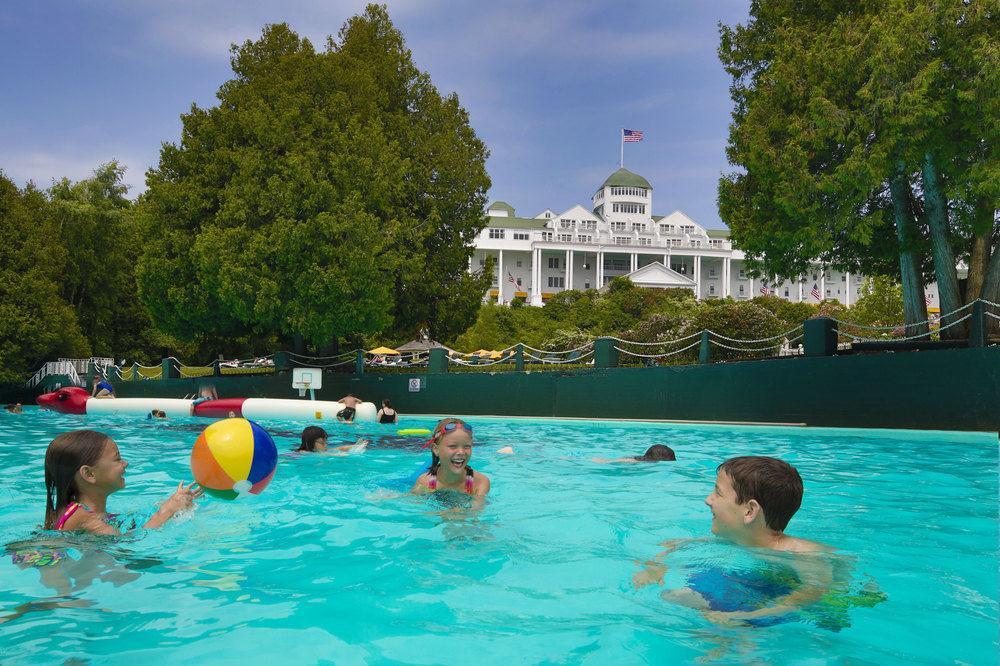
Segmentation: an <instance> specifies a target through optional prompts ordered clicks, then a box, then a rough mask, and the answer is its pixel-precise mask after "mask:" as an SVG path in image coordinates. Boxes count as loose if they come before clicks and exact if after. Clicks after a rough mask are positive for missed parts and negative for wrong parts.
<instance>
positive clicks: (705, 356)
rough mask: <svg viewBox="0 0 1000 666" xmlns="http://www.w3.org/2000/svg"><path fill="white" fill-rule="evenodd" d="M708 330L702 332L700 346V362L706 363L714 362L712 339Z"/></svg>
mask: <svg viewBox="0 0 1000 666" xmlns="http://www.w3.org/2000/svg"><path fill="white" fill-rule="evenodd" d="M711 335H712V334H711V333H709V332H708V330H707V329H706V330H704V331H702V332H701V344H700V345H699V346H698V363H700V364H702V365H704V364H706V363H711V362H712V339H711Z"/></svg>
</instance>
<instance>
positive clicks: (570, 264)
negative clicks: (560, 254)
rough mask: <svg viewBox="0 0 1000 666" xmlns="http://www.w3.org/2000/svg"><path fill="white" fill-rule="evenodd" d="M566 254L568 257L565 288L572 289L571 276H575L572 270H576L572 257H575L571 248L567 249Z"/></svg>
mask: <svg viewBox="0 0 1000 666" xmlns="http://www.w3.org/2000/svg"><path fill="white" fill-rule="evenodd" d="M566 254H568V255H569V259H568V260H567V261H566V288H567V289H572V288H573V278H575V277H576V276H575V275H574V272H575V271H576V268H575V267H574V266H573V263H574V259H575V258H576V255H575V254H574V252H573V250H569V251H568V252H567V253H566Z"/></svg>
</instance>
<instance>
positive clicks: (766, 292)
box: [760, 282, 771, 296]
mask: <svg viewBox="0 0 1000 666" xmlns="http://www.w3.org/2000/svg"><path fill="white" fill-rule="evenodd" d="M760 293H762V294H764V295H765V296H769V295H770V294H771V290H770V289H768V287H767V283H766V282H762V283H761V284H760Z"/></svg>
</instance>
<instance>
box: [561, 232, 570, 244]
mask: <svg viewBox="0 0 1000 666" xmlns="http://www.w3.org/2000/svg"><path fill="white" fill-rule="evenodd" d="M559 242H560V243H572V242H573V234H559Z"/></svg>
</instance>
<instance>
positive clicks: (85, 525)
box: [44, 430, 203, 534]
mask: <svg viewBox="0 0 1000 666" xmlns="http://www.w3.org/2000/svg"><path fill="white" fill-rule="evenodd" d="M127 467H128V461H126V460H124V459H123V458H122V457H121V454H120V453H119V451H118V446H117V445H116V444H115V442H114V440H112V439H111V438H110V437H108V436H107V435H105V434H104V433H101V432H97V431H95V430H74V431H72V432H66V433H63V434H61V435H59V436H58V437H56V438H55V439H53V440H52V442H51V443H50V444H49V448H48V449H47V450H46V451H45V493H46V502H45V524H44V527H45V529H47V530H62V531H77V530H79V531H86V532H92V533H94V534H121V531H122V529H125V528H126V527H125V523H124V522H122V521H120V520H119V519H118V517H117V516H116V515H115V514H109V513H107V500H108V495H110V494H112V493H114V492H117V491H119V490H121V489H122V488H124V487H125V469H126V468H127ZM202 493H203V491H202V489H201V488H199V487H197V485H196V484H194V483H191V484H190V485H188V486H185V485H184V484H183V483H180V484H178V485H177V490H176V491H174V494H173V495H171V496H170V497H169V498H167V501H165V502H164V503H163V504H161V505H160V508H159V509H157V510H156V512H155V513H154V514H153V515H152V517H151V518H150V519H149V520H148V521H146V524H145V525H144V527H149V528H154V527H160V526H162V525H163V524H164V523H166V522H167V521H168V520H170V519H171V518H173V517H174V515H175V514H177V513H178V512H180V511H183V510H185V509H188V508H190V507H191V506H192V505H193V503H194V500H196V499H197V498H199V497H201V495H202ZM130 527H131V526H130Z"/></svg>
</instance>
